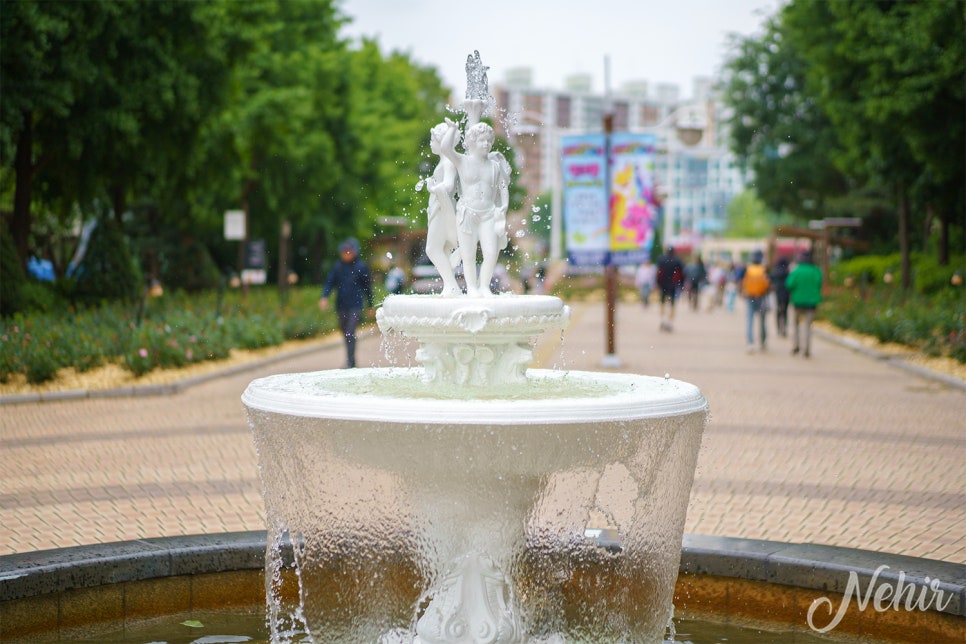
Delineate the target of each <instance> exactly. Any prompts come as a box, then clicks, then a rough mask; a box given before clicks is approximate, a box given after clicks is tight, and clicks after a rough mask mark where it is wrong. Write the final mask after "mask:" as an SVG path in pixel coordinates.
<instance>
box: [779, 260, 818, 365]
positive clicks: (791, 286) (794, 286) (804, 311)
mask: <svg viewBox="0 0 966 644" xmlns="http://www.w3.org/2000/svg"><path fill="white" fill-rule="evenodd" d="M785 287H786V288H787V289H788V294H789V299H790V301H791V303H792V306H794V307H795V332H794V334H793V335H792V355H795V354H797V353H798V351H799V348H800V347H801V345H800V344H799V341H798V340H799V327H800V326H801V325H802V323H803V322H804V324H805V338H804V340H805V346H804V348H805V353H804V355H805V357H806V358H807V357H809V356H810V355H811V344H812V322H814V321H815V309H816V308H817V307H818V305H819V303H820V302H821V301H822V271H821V270H820V269H819V268H818V266H816V265H815V264H814V263H813V262H812V251H810V250H806V251H804V252H803V253H802V255H801V257H800V258H799V262H798V265H797V266H795V268H794V269H792V272H791V273H789V274H788V277H787V278H786V279H785Z"/></svg>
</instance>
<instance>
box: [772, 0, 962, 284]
mask: <svg viewBox="0 0 966 644" xmlns="http://www.w3.org/2000/svg"><path fill="white" fill-rule="evenodd" d="M782 25H783V29H784V33H786V35H787V37H788V40H789V41H790V42H791V43H792V45H793V46H794V47H796V49H797V50H798V51H799V52H800V54H801V56H802V58H803V59H804V60H805V61H806V62H807V63H808V64H809V66H808V72H807V82H808V85H809V87H810V93H812V95H814V96H815V97H816V101H817V103H818V105H819V106H820V107H821V109H822V111H823V112H824V113H825V114H826V115H827V116H828V118H829V120H830V121H831V123H832V124H833V126H834V128H835V131H836V135H837V138H838V140H839V142H840V145H839V147H838V148H837V150H838V154H837V155H836V162H837V165H838V167H839V168H841V169H842V170H844V171H845V172H847V173H848V174H850V175H852V176H854V177H856V178H857V179H858V180H859V181H862V182H865V183H878V184H881V185H886V186H889V187H890V188H891V191H892V193H893V194H894V199H895V202H896V210H897V213H898V217H899V230H898V238H899V249H900V252H901V255H902V284H903V286H904V287H905V288H907V289H908V288H910V287H911V285H912V275H911V267H910V246H911V239H910V230H911V228H912V226H913V224H914V223H915V222H916V221H922V219H924V216H925V213H926V212H928V211H929V210H930V209H935V210H938V211H939V212H940V217H939V219H940V222H941V226H942V233H941V243H940V256H941V257H944V258H946V257H948V247H947V244H948V239H949V232H948V228H949V225H950V224H951V223H952V222H955V221H959V222H961V221H962V217H963V208H964V206H963V201H964V200H963V182H962V177H963V176H964V173H966V168H964V163H966V159H964V155H963V154H962V150H963V149H966V139H964V126H966V124H964V118H963V117H964V105H966V100H964V92H966V88H964V83H963V78H964V77H966V63H964V52H963V45H962V35H963V33H964V31H966V29H964V14H963V10H962V4H961V3H960V2H958V1H957V0H928V1H919V2H915V1H909V2H899V1H882V2H851V1H846V0H830V1H829V2H825V3H816V2H803V1H801V0H799V1H796V2H792V3H790V4H789V5H787V6H786V7H785V8H784V9H783V11H782Z"/></svg>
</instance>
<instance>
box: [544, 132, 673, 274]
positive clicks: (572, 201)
mask: <svg viewBox="0 0 966 644" xmlns="http://www.w3.org/2000/svg"><path fill="white" fill-rule="evenodd" d="M654 143H655V139H654V137H653V136H652V135H643V134H614V135H612V136H611V141H610V151H611V167H610V168H609V176H610V179H611V189H610V191H609V194H610V207H609V208H608V203H607V198H608V190H607V189H606V186H605V180H606V177H607V176H608V168H606V167H605V165H604V164H605V146H606V141H605V139H604V135H603V134H589V135H582V136H568V137H563V140H562V145H561V151H562V155H561V156H562V163H563V214H564V230H565V232H566V245H567V260H568V261H569V262H570V263H571V264H573V265H575V266H604V265H607V264H640V263H641V262H643V261H644V260H645V259H646V258H647V256H648V255H649V253H650V248H651V245H652V244H653V243H654V227H655V225H656V224H657V218H658V217H657V207H656V203H655V199H654V159H655V156H654Z"/></svg>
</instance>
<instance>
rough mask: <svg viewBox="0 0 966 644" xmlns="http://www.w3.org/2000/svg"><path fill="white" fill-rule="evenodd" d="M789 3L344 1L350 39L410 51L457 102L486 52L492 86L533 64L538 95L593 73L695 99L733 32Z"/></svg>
mask: <svg viewBox="0 0 966 644" xmlns="http://www.w3.org/2000/svg"><path fill="white" fill-rule="evenodd" d="M780 2H781V0H583V1H577V0H477V1H475V2H459V1H458V0H342V1H341V8H342V11H343V13H344V14H346V15H347V16H349V17H351V18H352V19H353V22H352V23H351V24H349V25H348V26H347V27H346V28H345V30H344V31H343V33H344V34H345V35H347V36H350V37H356V36H362V35H364V36H370V37H374V38H376V39H377V40H378V42H379V43H380V45H381V47H382V50H383V51H384V52H386V53H388V52H389V51H393V50H399V51H404V52H408V53H409V54H410V55H411V56H412V58H413V59H414V60H416V61H418V62H420V63H423V64H428V65H432V66H434V67H436V68H437V69H439V70H440V73H441V75H442V77H443V80H444V81H445V82H446V83H448V84H449V85H450V86H451V88H452V89H453V90H455V92H456V93H457V95H459V96H462V95H463V92H464V90H465V87H466V75H465V72H464V65H465V62H466V56H467V54H470V53H472V52H473V50H474V49H476V50H479V52H480V56H481V58H482V60H483V64H485V65H488V66H489V67H490V71H489V79H490V83H491V84H493V83H496V82H500V81H502V80H503V78H504V75H505V73H506V71H507V70H508V69H510V68H515V67H530V68H531V69H532V70H533V83H534V86H536V87H538V88H551V89H552V88H557V89H562V88H563V87H564V79H565V78H566V77H568V76H570V75H572V74H575V73H582V74H591V75H592V76H593V90H594V91H596V92H602V91H603V90H604V82H605V81H604V76H605V73H604V69H605V63H604V60H605V58H607V59H609V64H610V86H611V88H613V89H617V88H619V87H620V86H621V85H622V84H623V83H624V82H626V81H631V80H646V81H648V82H649V84H650V86H651V87H652V88H653V87H654V85H656V84H657V83H674V84H676V85H678V86H679V87H680V89H681V96H682V98H689V97H691V95H692V92H691V85H692V80H693V79H694V77H696V76H713V75H715V74H716V73H717V72H718V70H719V69H720V68H721V64H722V62H723V60H724V56H725V53H726V51H727V42H728V40H727V36H728V34H729V33H738V34H741V35H745V36H747V35H752V34H755V33H757V32H759V31H760V28H761V25H762V23H763V21H764V19H765V18H766V17H767V16H770V15H772V14H774V13H775V11H776V10H777V8H778V7H779V6H780Z"/></svg>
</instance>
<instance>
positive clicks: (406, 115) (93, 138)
mask: <svg viewBox="0 0 966 644" xmlns="http://www.w3.org/2000/svg"><path fill="white" fill-rule="evenodd" d="M346 20H347V18H346V17H345V16H343V15H342V14H341V13H340V12H339V10H338V7H337V3H336V2H335V0H251V1H249V2H235V1H233V0H212V1H210V2H204V3H200V2H181V1H178V0H155V1H153V2H146V3H133V2H127V1H125V0H89V1H87V2H72V1H67V0H49V1H39V0H8V1H6V2H4V6H3V11H2V12H0V43H2V47H0V82H2V86H3V100H2V101H0V124H2V127H0V161H2V163H0V210H2V211H3V218H4V222H5V224H6V225H5V226H4V227H3V228H4V230H3V232H2V234H4V235H10V236H11V237H12V239H13V242H14V246H15V248H16V249H17V254H18V256H19V259H20V262H21V264H22V265H23V264H25V262H26V260H27V257H28V256H29V255H30V254H32V253H39V252H40V251H41V249H42V248H43V246H44V240H42V239H41V237H42V234H43V231H47V230H49V229H50V228H51V227H54V228H57V227H59V228H60V229H62V230H63V229H67V228H69V227H70V226H71V225H73V224H74V223H75V221H74V220H75V219H76V217H77V213H78V212H83V211H94V210H98V209H99V207H95V206H92V204H94V203H95V202H99V203H101V204H109V206H110V211H111V212H112V213H113V218H114V220H115V221H116V223H117V224H118V225H119V226H122V227H123V229H124V230H125V232H127V233H128V234H137V235H140V236H142V237H143V238H144V239H145V240H148V241H147V242H144V243H142V244H141V246H142V247H145V248H147V247H151V248H149V249H148V251H147V252H149V253H153V254H154V255H155V260H156V261H155V264H156V265H158V264H159V262H158V261H157V257H156V255H157V254H158V253H162V254H163V253H164V246H163V243H161V238H162V237H164V236H168V237H171V236H173V235H174V236H177V235H182V236H184V235H190V236H192V237H196V238H198V237H200V238H202V239H205V240H206V242H207V244H208V245H209V246H211V247H212V248H213V250H214V252H215V253H216V255H219V254H220V257H219V259H220V263H221V264H222V265H224V264H226V263H233V262H232V260H231V259H230V258H231V255H232V254H233V253H234V250H233V246H230V245H228V244H226V243H225V242H224V241H223V240H222V239H221V228H222V214H223V213H224V212H225V211H226V210H232V209H243V210H244V211H245V212H246V213H247V217H248V224H249V225H248V230H249V233H250V234H249V236H250V237H251V238H261V239H265V240H266V241H267V246H268V248H269V249H274V248H275V247H276V244H277V242H278V241H279V236H280V234H281V226H282V224H283V223H286V224H287V225H288V226H290V228H291V230H292V237H293V239H296V240H298V241H297V244H298V247H299V250H300V252H302V254H304V255H312V257H311V259H309V258H307V257H306V258H303V259H305V261H307V262H308V261H311V262H314V263H318V262H319V261H320V257H321V256H322V254H323V253H324V252H325V251H326V250H327V249H328V248H330V247H331V246H332V244H333V240H334V239H336V238H338V237H341V236H344V235H350V234H354V235H359V236H366V235H368V234H370V233H372V232H373V231H374V230H375V228H376V227H377V225H378V224H377V222H378V218H379V217H380V216H383V215H405V214H408V213H414V211H415V210H416V208H417V206H416V204H415V201H414V200H415V199H416V195H415V191H414V186H415V185H416V183H417V181H418V179H419V175H420V172H421V167H420V159H421V154H423V153H424V150H426V149H428V130H429V127H430V126H431V125H432V124H433V123H436V122H438V121H439V120H442V116H443V114H444V107H445V102H446V99H447V95H448V92H447V90H446V88H445V87H444V86H443V85H442V82H441V80H440V78H439V75H438V74H437V72H436V71H435V70H434V69H432V68H425V67H421V66H419V65H417V64H415V63H413V62H412V61H411V60H410V59H409V57H408V55H405V54H401V53H398V52H392V53H388V54H385V53H383V52H382V51H381V50H380V47H379V45H378V43H377V42H374V41H363V42H361V43H358V44H353V43H350V42H347V41H346V40H344V39H343V38H342V37H341V36H340V30H341V27H342V25H343V24H344V23H345V22H346ZM38 222H40V224H43V225H39V224H38ZM47 222H54V223H53V224H52V225H47ZM155 242H157V243H155ZM303 251H304V252H303ZM160 264H163V262H160ZM63 268H64V267H63V266H59V267H58V270H59V271H61V272H62V270H63Z"/></svg>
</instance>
